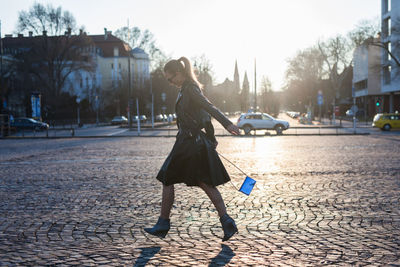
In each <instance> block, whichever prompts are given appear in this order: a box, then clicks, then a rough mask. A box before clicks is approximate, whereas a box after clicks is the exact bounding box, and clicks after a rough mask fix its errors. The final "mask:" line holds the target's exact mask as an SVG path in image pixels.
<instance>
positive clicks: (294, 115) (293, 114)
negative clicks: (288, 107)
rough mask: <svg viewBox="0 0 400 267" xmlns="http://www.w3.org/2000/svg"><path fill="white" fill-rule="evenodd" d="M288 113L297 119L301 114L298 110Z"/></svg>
mask: <svg viewBox="0 0 400 267" xmlns="http://www.w3.org/2000/svg"><path fill="white" fill-rule="evenodd" d="M286 114H287V115H288V116H289V117H291V118H293V119H296V118H297V117H299V116H300V112H297V111H287V112H286Z"/></svg>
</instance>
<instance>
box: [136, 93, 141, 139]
mask: <svg viewBox="0 0 400 267" xmlns="http://www.w3.org/2000/svg"><path fill="white" fill-rule="evenodd" d="M136 110H137V116H138V121H137V132H138V135H140V114H139V99H138V98H136Z"/></svg>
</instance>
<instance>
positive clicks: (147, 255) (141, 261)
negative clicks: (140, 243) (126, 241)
mask: <svg viewBox="0 0 400 267" xmlns="http://www.w3.org/2000/svg"><path fill="white" fill-rule="evenodd" d="M160 249H161V247H149V248H140V250H141V252H140V256H139V258H137V260H136V262H135V265H134V267H139V266H146V264H147V263H148V262H149V260H150V259H151V258H153V257H154V255H156V254H157V253H158V252H159V251H160Z"/></svg>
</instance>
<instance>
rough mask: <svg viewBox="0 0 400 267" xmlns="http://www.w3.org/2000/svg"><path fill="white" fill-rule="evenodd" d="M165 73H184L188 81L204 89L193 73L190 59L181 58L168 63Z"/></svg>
mask: <svg viewBox="0 0 400 267" xmlns="http://www.w3.org/2000/svg"><path fill="white" fill-rule="evenodd" d="M164 72H169V73H171V74H175V73H177V72H181V73H183V75H185V77H186V79H189V80H190V81H192V82H194V83H195V84H197V86H199V87H200V88H202V87H203V85H202V84H201V83H200V82H199V81H198V80H197V77H196V74H194V71H193V67H192V64H190V61H189V59H187V58H186V57H181V58H179V59H172V60H170V61H168V62H167V64H165V66H164Z"/></svg>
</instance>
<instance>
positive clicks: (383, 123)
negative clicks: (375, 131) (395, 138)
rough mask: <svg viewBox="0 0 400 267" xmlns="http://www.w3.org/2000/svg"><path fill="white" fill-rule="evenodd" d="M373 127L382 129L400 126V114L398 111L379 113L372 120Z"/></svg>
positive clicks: (388, 129)
mask: <svg viewBox="0 0 400 267" xmlns="http://www.w3.org/2000/svg"><path fill="white" fill-rule="evenodd" d="M372 127H376V128H380V129H381V130H382V131H390V129H392V128H393V129H399V128H400V115H399V114H398V113H378V114H376V115H375V117H374V120H373V122H372Z"/></svg>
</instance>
